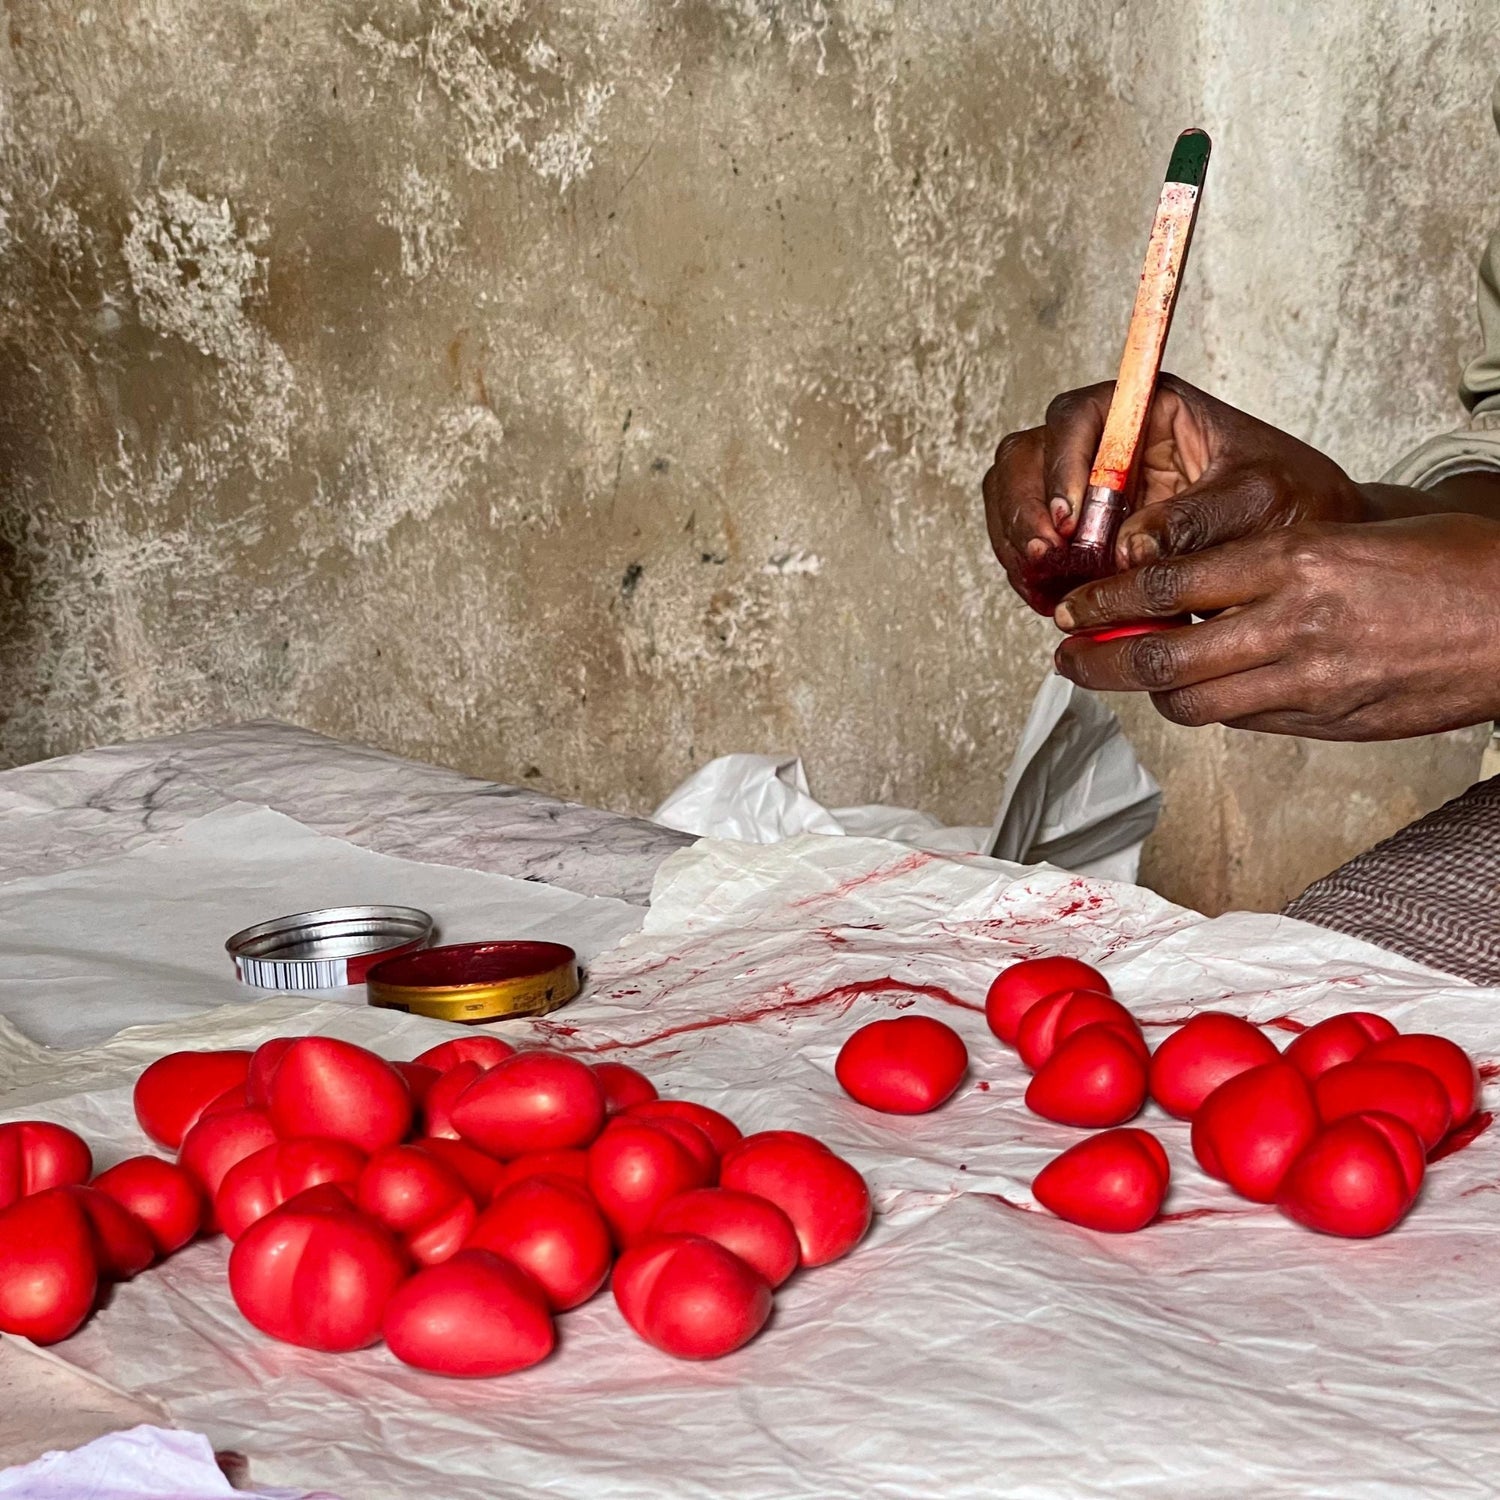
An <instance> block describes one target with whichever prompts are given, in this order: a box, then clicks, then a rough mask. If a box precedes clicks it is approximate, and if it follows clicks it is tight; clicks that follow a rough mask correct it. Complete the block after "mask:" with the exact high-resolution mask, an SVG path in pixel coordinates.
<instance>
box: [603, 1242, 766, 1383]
mask: <svg viewBox="0 0 1500 1500" xmlns="http://www.w3.org/2000/svg"><path fill="white" fill-rule="evenodd" d="M614 1293H615V1301H616V1302H617V1303H618V1304H619V1307H620V1311H621V1312H622V1313H624V1314H625V1321H626V1322H627V1323H629V1324H630V1326H631V1327H632V1328H634V1329H635V1331H636V1332H637V1333H638V1334H640V1336H641V1337H642V1338H643V1339H645V1341H646V1342H647V1343H648V1344H652V1345H654V1346H655V1347H656V1348H658V1349H660V1350H662V1351H663V1352H664V1353H667V1354H671V1355H674V1356H675V1357H676V1358H678V1359H719V1358H721V1357H722V1356H723V1355H725V1354H730V1353H732V1352H733V1351H734V1350H736V1349H738V1348H740V1347H741V1346H742V1345H744V1344H747V1343H749V1342H750V1340H751V1339H753V1338H754V1337H755V1335H756V1334H757V1333H759V1332H760V1330H761V1329H762V1328H763V1327H764V1326H765V1322H766V1319H767V1318H769V1317H770V1316H771V1288H770V1285H769V1284H768V1283H767V1281H766V1280H765V1278H764V1277H763V1276H761V1275H760V1274H759V1273H758V1272H756V1271H755V1270H754V1269H753V1268H752V1267H750V1266H748V1265H746V1263H745V1262H744V1261H742V1260H741V1259H740V1258H739V1256H737V1255H735V1254H733V1253H731V1252H730V1251H728V1250H726V1249H725V1248H724V1247H723V1246H722V1245H718V1244H715V1243H714V1242H713V1241H712V1240H706V1239H700V1238H699V1237H698V1236H696V1235H689V1234H683V1235H670V1236H665V1237H653V1238H651V1239H649V1240H646V1241H645V1242H644V1243H643V1244H641V1245H638V1246H636V1247H635V1248H634V1249H631V1250H627V1251H626V1252H625V1253H624V1254H623V1255H622V1256H621V1257H620V1260H619V1263H618V1264H617V1265H616V1267H615V1275H614Z"/></svg>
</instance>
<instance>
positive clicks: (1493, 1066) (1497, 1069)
mask: <svg viewBox="0 0 1500 1500" xmlns="http://www.w3.org/2000/svg"><path fill="white" fill-rule="evenodd" d="M1497 1078H1500V1062H1482V1063H1480V1065H1479V1080H1480V1082H1481V1083H1493V1082H1494V1081H1495V1080H1496V1079H1497Z"/></svg>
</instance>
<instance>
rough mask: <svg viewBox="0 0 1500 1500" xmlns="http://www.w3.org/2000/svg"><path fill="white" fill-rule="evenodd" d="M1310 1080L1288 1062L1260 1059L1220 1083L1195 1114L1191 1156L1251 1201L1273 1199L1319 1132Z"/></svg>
mask: <svg viewBox="0 0 1500 1500" xmlns="http://www.w3.org/2000/svg"><path fill="white" fill-rule="evenodd" d="M1319 1123H1320V1122H1319V1119H1318V1111H1317V1108H1316V1106H1315V1105H1314V1104H1313V1096H1312V1089H1311V1088H1310V1087H1309V1086H1308V1082H1307V1080H1306V1079H1305V1078H1304V1077H1303V1076H1302V1074H1301V1073H1300V1072H1299V1071H1298V1070H1297V1069H1296V1068H1294V1067H1293V1066H1292V1065H1291V1064H1290V1063H1288V1062H1283V1061H1280V1060H1278V1061H1276V1062H1269V1063H1262V1064H1261V1065H1260V1066H1259V1067H1258V1068H1247V1069H1246V1070H1245V1071H1244V1072H1243V1073H1236V1074H1235V1076H1234V1077H1233V1078H1230V1079H1227V1080H1226V1081H1225V1082H1224V1083H1221V1084H1220V1085H1219V1086H1218V1088H1216V1089H1215V1090H1214V1091H1213V1093H1211V1094H1210V1095H1209V1096H1208V1098H1207V1099H1205V1100H1204V1101H1203V1103H1202V1104H1201V1105H1199V1106H1198V1112H1197V1113H1196V1114H1195V1115H1194V1116H1193V1155H1194V1156H1196V1157H1197V1158H1198V1164H1199V1166H1201V1167H1202V1168H1203V1170H1204V1171H1205V1172H1207V1173H1208V1175H1209V1176H1210V1177H1218V1178H1220V1179H1222V1180H1223V1181H1224V1182H1227V1183H1228V1184H1229V1186H1230V1187H1232V1188H1233V1189H1234V1190H1235V1192H1237V1193H1238V1194H1239V1195H1240V1196H1241V1197H1242V1198H1249V1199H1250V1200H1251V1202H1252V1203H1270V1202H1271V1201H1272V1200H1273V1199H1274V1198H1275V1197H1276V1190H1277V1189H1278V1188H1279V1187H1280V1186H1281V1179H1282V1178H1283V1177H1285V1176H1286V1174H1287V1170H1288V1169H1289V1168H1290V1167H1291V1164H1292V1162H1293V1161H1295V1160H1296V1158H1297V1157H1298V1156H1299V1155H1300V1154H1301V1153H1302V1151H1303V1150H1304V1149H1305V1148H1306V1146H1307V1144H1308V1142H1310V1141H1311V1140H1312V1138H1313V1137H1314V1136H1315V1135H1316V1134H1317V1133H1318V1126H1319Z"/></svg>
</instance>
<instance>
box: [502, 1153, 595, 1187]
mask: <svg viewBox="0 0 1500 1500" xmlns="http://www.w3.org/2000/svg"><path fill="white" fill-rule="evenodd" d="M527 1177H558V1178H561V1179H562V1180H563V1181H565V1182H576V1183H577V1184H578V1185H579V1186H580V1187H587V1186H588V1181H589V1153H588V1152H587V1151H579V1150H577V1149H574V1150H571V1151H528V1152H527V1153H526V1155H525V1156H518V1157H516V1159H515V1160H514V1161H508V1162H506V1163H505V1165H504V1167H503V1168H502V1169H501V1172H500V1176H499V1177H498V1178H497V1179H496V1181H495V1192H494V1194H492V1195H491V1196H495V1195H497V1194H500V1193H503V1192H504V1191H505V1189H506V1188H508V1187H510V1186H511V1184H512V1183H517V1182H521V1181H523V1180H524V1179H525V1178H527Z"/></svg>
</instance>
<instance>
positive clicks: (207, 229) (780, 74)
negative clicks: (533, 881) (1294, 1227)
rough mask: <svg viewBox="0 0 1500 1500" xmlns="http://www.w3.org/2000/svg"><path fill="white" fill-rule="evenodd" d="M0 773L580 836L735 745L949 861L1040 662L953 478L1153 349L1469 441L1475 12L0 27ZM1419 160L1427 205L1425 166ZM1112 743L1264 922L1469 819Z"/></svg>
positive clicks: (132, 18) (1373, 9)
mask: <svg viewBox="0 0 1500 1500" xmlns="http://www.w3.org/2000/svg"><path fill="white" fill-rule="evenodd" d="M3 21H4V24H3V26H0V485H3V488H0V694H3V697H0V763H4V762H18V761H24V760H29V759H34V758H37V757H41V756H44V755H50V754H56V753H61V752H65V751H68V750H72V749H76V748H79V747H81V746H84V745H87V744H90V743H97V742H103V741H108V740H114V739H119V738H122V737H129V736H135V735H141V734H146V733H153V732H159V731H164V730H170V729H174V728H185V727H188V726H191V725H194V724H198V723H202V722H205V721H210V720H223V719H239V718H246V717H250V716H254V715H275V716H279V717H283V718H288V719H293V720H297V721H299V722H302V723H306V724H309V725H311V726H313V727H315V728H318V729H322V730H325V731H327V732H329V733H333V734H338V735H345V736H350V737H356V738H362V739H367V740H371V741H374V742H376V743H378V744H381V745H384V746H388V747H390V748H392V749H395V750H397V751H400V752H403V753H407V754H411V755H416V756H420V757H424V758H428V759H432V760H438V761H442V762H445V763H448V764H452V765H457V766H461V767H463V768H464V769H467V770H470V771H473V772H476V773H478V774H482V775H489V776H493V777H496V778H499V779H502V780H510V781H522V782H525V783H526V784H528V785H534V786H539V787H543V788H545V789H548V790H551V791H555V792H557V793H560V794H562V795H565V796H571V797H578V798H583V799H585V800H589V801H592V802H597V803H602V804H604V805H607V806H611V807H616V808H621V809H630V810H637V811H639V810H644V809H648V808H649V807H650V806H652V805H653V804H654V802H655V801H656V800H657V799H659V798H660V796H661V795H662V794H663V793H664V792H665V791H666V790H668V789H669V788H670V786H671V785H672V784H674V783H675V781H677V780H678V779H679V778H680V777H681V776H682V775H684V774H685V773H686V772H687V771H688V770H690V769H691V768H692V767H694V766H695V765H698V764H701V763H702V761H704V760H705V759H707V758H708V757H709V756H711V755H715V754H719V753H722V752H725V751H729V750H743V749H758V750H775V751H796V752H799V753H801V754H802V755H803V756H804V758H805V759H806V761H807V764H808V766H809V768H810V771H811V774H812V776H813V778H814V784H815V789H816V790H817V791H818V792H819V793H820V794H823V795H826V796H827V797H828V798H829V799H830V800H831V801H833V802H837V803H849V802H861V801H871V800H883V801H894V802H898V803H903V804H907V805H915V806H921V807H923V808H926V809H928V810H931V811H933V812H935V813H937V814H939V815H941V816H946V817H948V818H950V819H953V820H955V821H963V822H978V821H983V820H985V819H986V818H987V817H988V816H989V815H990V813H991V812H992V810H993V806H994V803H995V800H996V798H997V796H998V791H999V786H1000V782H1001V778H1002V775H1003V771H1004V767H1005V765H1006V762H1007V760H1008V758H1009V755H1010V752H1011V749H1012V747H1013V745H1014V743H1015V739H1016V736H1017V734H1018V732H1019V729H1020V725H1021V723H1022V720H1023V719H1024V715H1025V712H1026V708H1027V706H1028V704H1029V702H1030V699H1031V695H1032V693H1033V691H1034V689H1035V686H1036V684H1037V682H1038V681H1039V680H1040V678H1041V676H1042V674H1043V673H1044V672H1045V671H1046V669H1047V660H1048V653H1049V651H1050V647H1051V643H1052V632H1051V627H1050V626H1048V625H1047V624H1046V623H1045V622H1042V621H1039V620H1036V619H1034V618H1032V617H1030V616H1028V615H1027V614H1026V613H1025V612H1024V611H1023V610H1022V609H1021V608H1020V606H1019V605H1018V604H1017V603H1016V602H1014V601H1013V600H1012V599H1011V598H1010V597H1009V596H1008V594H1007V592H1006V590H1005V588H1004V586H1003V582H1002V580H1001V579H1000V577H999V574H998V570H997V569H996V567H995V566H994V564H993V562H992V560H991V559H990V556H989V551H988V546H987V543H986V541H985V538H984V533H983V527H982V524H981V520H980V516H979V512H978V505H977V487H978V479H979V476H980V474H981V473H982V472H983V469H984V467H985V465H986V462H987V457H988V452H989V450H990V449H991V448H992V446H993V444H994V442H995V440H996V439H997V438H998V436H999V435H1000V434H1001V433H1002V432H1003V431H1005V430H1006V429H1007V428H1009V427H1013V426H1017V425H1024V424H1028V423H1030V422H1033V421H1035V420H1037V419H1038V417H1039V415H1040V413H1041V411H1042V409H1043V407H1044V406H1045V403H1046V400H1047V398H1048V397H1049V396H1050V394H1051V393H1052V392H1053V391H1054V390H1056V389H1057V388H1058V387H1059V386H1063V385H1070V384H1076V383H1080V382H1083V381H1086V380H1092V379H1096V378H1099V377H1100V376H1102V375H1106V374H1108V373H1109V372H1110V370H1111V368H1112V366H1113V363H1114V360H1115V357H1116V350H1117V347H1118V343H1119V338H1120V334H1121V331H1122V328H1123V321H1124V318H1125V316H1126V313H1127V311H1128V306H1129V300H1130V296H1131V292H1132V285H1133V278H1134V276H1135V272H1136V269H1137V265H1138V259H1139V254H1140V246H1141V242H1142V239H1143V236H1144V232H1145V224H1146V219H1147V216H1148V214H1149V210H1150V205H1151V203H1152V201H1153V200H1154V195H1155V190H1156V181H1157V179H1158V178H1159V173H1160V166H1161V163H1162V162H1163V161H1164V160H1165V156H1166V154H1167V150H1168V148H1169V146H1170V141H1171V137H1172V135H1173V133H1174V132H1175V130H1176V129H1177V128H1178V127H1179V126H1180V125H1181V124H1185V123H1187V122H1188V121H1190V120H1196V121H1198V122H1200V123H1203V124H1205V125H1206V126H1207V127H1208V128H1209V129H1210V130H1211V131H1213V132H1214V134H1215V138H1216V160H1215V168H1214V173H1215V175H1214V180H1213V182H1212V183H1211V185H1210V192H1209V198H1208V202H1207V205H1206V207H1205V210H1204V216H1203V220H1202V224H1201V227H1200V239H1199V248H1198V250H1197V251H1196V252H1195V255H1196V264H1195V267H1194V273H1193V276H1192V277H1191V279H1190V284H1189V288H1188V292H1187V294H1186V296H1185V301H1184V306H1183V308H1182V310H1181V314H1180V317H1179V324H1178V329H1177V331H1176V333H1175V335H1174V348H1173V362H1174V364H1176V365H1177V367H1178V368H1179V369H1181V370H1182V372H1183V373H1184V374H1186V375H1188V376H1189V377H1190V378H1198V379H1202V380H1204V381H1206V382H1208V383H1210V384H1212V385H1213V386H1214V387H1215V388H1216V389H1218V390H1220V391H1222V392H1223V393H1224V394H1225V395H1226V396H1228V397H1229V398H1230V399H1237V400H1240V401H1242V402H1244V403H1245V404H1247V405H1249V406H1250V407H1252V409H1255V410H1257V411H1258V412H1260V413H1261V414H1262V415H1265V416H1267V417H1269V418H1271V419H1273V420H1277V421H1280V422H1282V423H1284V424H1286V425H1288V426H1290V427H1292V428H1294V429H1296V430H1298V431H1300V432H1303V433H1305V434H1307V435H1309V436H1311V437H1313V438H1315V439H1316V440H1317V441H1319V442H1321V443H1323V444H1324V445H1326V446H1327V447H1328V448H1329V449H1330V451H1332V452H1334V453H1335V454H1336V455H1337V456H1338V457H1339V458H1340V459H1341V460H1342V461H1344V462H1345V463H1346V464H1348V465H1349V466H1350V467H1351V468H1352V469H1353V470H1355V471H1356V472H1358V473H1360V474H1361V475H1369V474H1373V473H1375V472H1377V471H1378V470H1379V468H1380V467H1382V466H1383V464H1384V463H1385V462H1386V461H1388V460H1389V459H1390V458H1391V457H1393V456H1394V455H1395V454H1396V453H1398V452H1399V451H1400V450H1401V449H1402V448H1403V447H1404V446H1405V445H1407V444H1408V443H1410V442H1412V441H1415V440H1416V439H1417V438H1418V437H1420V436H1422V435H1424V434H1425V432H1427V431H1430V430H1432V429H1434V428H1436V427H1439V426H1442V425H1443V424H1444V423H1447V422H1450V421H1453V420H1456V418H1457V415H1458V414H1457V410H1456V406H1455V403H1454V401H1453V399H1452V396H1451V390H1452V387H1453V384H1454V381H1455V378H1456V372H1457V369H1458V364H1459V361H1460V358H1461V357H1462V355H1463V353H1464V352H1465V351H1466V350H1467V349H1469V348H1470V347H1472V342H1473V332H1472V328H1471V319H1472V311H1471V309H1472V296H1471V277H1472V269H1471V268H1472V262H1473V259H1474V257H1475V255H1476V254H1477V252H1478V249H1479V244H1480V240H1481V236H1482V233H1483V232H1484V230H1485V229H1486V228H1487V227H1488V220H1489V218H1490V217H1491V214H1492V210H1493V203H1494V183H1495V178H1496V171H1497V168H1500V158H1497V153H1496V151H1495V149H1494V146H1493V143H1492V142H1491V140H1490V137H1489V123H1488V119H1487V115H1486V101H1487V99H1488V94H1489V87H1490V83H1491V78H1490V75H1491V74H1492V73H1493V72H1494V71H1495V70H1496V67H1497V63H1500V59H1497V57H1496V56H1495V51H1494V41H1493V35H1492V32H1493V15H1492V8H1491V6H1490V4H1489V3H1488V0H1436V3H1434V4H1432V5H1430V6H1424V7H1420V8H1418V7H1400V8H1396V7H1390V6H1386V5H1382V4H1379V3H1378V0H1349V3H1348V4H1345V5H1341V6H1339V7H1324V8H1318V9H1315V10H1314V11H1313V12H1312V13H1311V14H1309V13H1308V9H1307V7H1305V6H1298V5H1296V4H1294V3H1293V0H1257V3H1255V4H1253V5H1243V4H1231V3H1229V0H1190V3H1188V4H1185V5H1184V4H1180V3H1174V4H1171V5H1168V4H1166V3H1165V0H1140V3H1138V4H1132V5H1130V6H1128V7H1124V6H1119V5H1117V4H1114V3H1112V0H1051V3H1041V0H1017V3H1007V4H1004V5H996V4H993V3H988V0H932V3H930V4H927V5H923V6H897V5H895V4H893V3H891V0H846V3H833V0H611V3H609V4H601V5H598V6H573V5H566V4H562V3H560V0H326V3H324V4H321V5H312V6H309V5H306V4H292V3H291V0H256V3H250V0H131V3H130V4H128V5H116V6H99V5H94V6H82V7H80V6H78V5H77V4H76V3H74V0H9V3H8V4H7V5H6V7H5V9H4V13H3ZM1434 163H1437V164H1438V167H1439V169H1438V170H1434V167H1433V164H1434ZM1125 712H1126V714H1127V717H1128V722H1129V724H1130V727H1131V731H1132V734H1133V735H1134V736H1135V738H1136V739H1137V741H1138V743H1139V744H1140V745H1141V748H1142V752H1143V754H1144V755H1145V756H1146V757H1147V759H1148V760H1149V762H1150V763H1151V765H1152V766H1153V768H1154V769H1155V770H1156V771H1157V773H1158V775H1159V776H1161V777H1162V779H1163V781H1164V782H1165V784H1166V786H1167V789H1168V813H1167V816H1166V819H1165V820H1164V823H1163V827H1162V830H1161V833H1160V835H1159V836H1158V838H1157V839H1156V841H1155V842H1154V844H1153V846H1152V848H1151V850H1150V851H1149V860H1148V866H1147V871H1148V875H1149V877H1150V878H1151V879H1152V880H1153V881H1154V882H1155V883H1156V884H1157V885H1158V886H1159V887H1160V888H1161V889H1163V890H1165V891H1166V892H1168V893H1169V894H1171V895H1174V896H1177V897H1179V898H1182V899H1186V900H1189V901H1193V902H1195V903H1198V904H1201V905H1204V906H1208V907H1217V906H1222V905H1226V904H1258V905H1265V904H1271V903H1274V902H1276V901H1277V900H1279V899H1280V898H1281V897H1282V896H1283V895H1285V894H1286V893H1288V892H1289V891H1291V890H1292V889H1295V888H1296V887H1297V886H1298V885H1300V884H1301V883H1302V882H1303V881H1305V880H1306V879H1308V878H1310V877H1311V876H1313V875H1315V874H1317V873H1320V872H1321V871H1322V870H1323V869H1326V868H1328V867H1329V866H1330V865H1332V864H1333V863H1335V862H1337V860H1338V859H1339V858H1341V857H1343V856H1344V855H1346V854H1347V853H1349V852H1352V851H1353V850H1354V849H1355V848H1358V847H1360V846H1361V845H1363V844H1366V843H1368V842H1370V841H1372V840H1373V839H1374V838H1376V837H1378V836H1380V835H1381V834H1383V833H1384V832H1386V831H1388V830H1389V829H1390V828H1392V827H1394V826H1396V825H1397V824H1399V823H1400V822H1401V821H1404V820H1405V819H1407V818H1409V817H1411V816H1414V815H1415V814H1416V813H1418V812H1420V811H1421V810H1423V809H1424V808H1426V807H1428V806H1431V805H1433V804H1435V803H1436V802H1437V801H1439V800H1441V799H1442V797H1444V796H1446V795H1448V794H1450V793H1452V792H1453V791H1455V790H1457V789H1458V788H1459V787H1461V786H1462V785H1464V784H1465V783H1466V782H1467V780H1468V779H1469V778H1470V777H1471V776H1472V775H1473V774H1474V769H1475V765H1476V763H1477V750H1476V748H1475V742H1474V737H1473V736H1467V737H1465V736H1455V737H1447V738H1444V739H1441V740H1435V741H1430V742H1424V743H1421V744H1414V745H1398V746H1368V747H1338V746H1313V745H1303V744H1300V743H1298V742H1295V741H1272V740H1267V739H1264V738H1262V737H1245V736H1232V735H1227V734H1224V733H1222V732H1220V731H1209V732H1190V731H1184V730H1180V729H1177V728H1175V727H1173V726H1170V725H1166V724H1164V723H1163V722H1162V721H1160V720H1159V719H1157V718H1156V717H1155V716H1154V715H1153V714H1152V713H1151V711H1150V710H1149V707H1147V706H1145V705H1142V704H1139V703H1131V704H1127V705H1125Z"/></svg>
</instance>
